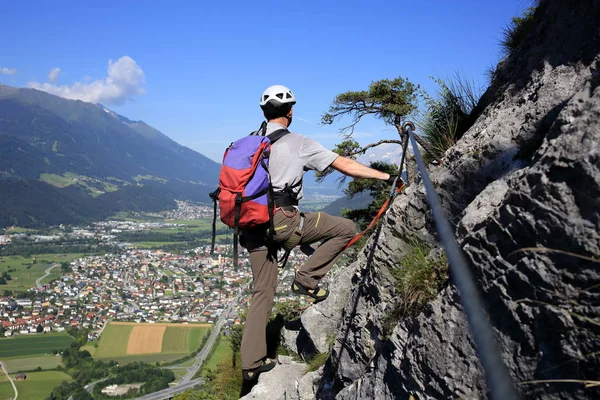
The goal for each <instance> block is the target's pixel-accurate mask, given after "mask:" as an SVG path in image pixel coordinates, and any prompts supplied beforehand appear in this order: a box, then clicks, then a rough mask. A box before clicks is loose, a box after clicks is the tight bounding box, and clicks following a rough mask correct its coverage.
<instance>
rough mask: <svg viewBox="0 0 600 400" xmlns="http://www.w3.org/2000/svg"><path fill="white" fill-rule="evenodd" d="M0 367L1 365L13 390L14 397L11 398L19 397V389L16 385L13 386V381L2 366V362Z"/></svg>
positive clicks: (14, 399) (15, 399)
mask: <svg viewBox="0 0 600 400" xmlns="http://www.w3.org/2000/svg"><path fill="white" fill-rule="evenodd" d="M0 367H2V371H3V372H4V375H6V377H7V378H8V381H9V382H10V384H11V385H12V387H13V390H14V391H15V397H14V398H13V400H17V397H19V391H18V390H17V386H15V383H14V382H13V380H12V378H11V377H10V375H9V374H8V372H7V371H6V369H5V368H4V363H2V362H0Z"/></svg>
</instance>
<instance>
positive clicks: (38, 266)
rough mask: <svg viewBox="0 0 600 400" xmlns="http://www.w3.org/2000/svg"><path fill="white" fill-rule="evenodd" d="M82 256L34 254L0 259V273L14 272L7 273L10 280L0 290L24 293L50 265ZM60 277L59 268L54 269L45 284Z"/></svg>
mask: <svg viewBox="0 0 600 400" xmlns="http://www.w3.org/2000/svg"><path fill="white" fill-rule="evenodd" d="M82 256H83V254H80V253H67V254H34V255H32V256H31V257H23V256H4V257H0V273H2V272H8V269H9V268H10V269H15V270H16V271H11V272H8V273H9V274H10V276H11V278H12V280H9V281H7V282H6V285H1V286H0V289H2V290H17V291H24V290H28V289H31V288H32V287H34V286H35V280H36V279H37V278H39V277H40V276H43V275H44V272H45V271H46V269H48V268H50V266H51V265H52V263H61V262H71V261H73V260H75V259H77V258H79V257H82ZM60 276H61V273H60V268H55V269H54V270H53V271H52V272H51V273H50V275H49V276H48V277H47V278H46V279H45V280H44V282H43V283H47V282H49V281H50V280H52V279H56V278H58V277H60Z"/></svg>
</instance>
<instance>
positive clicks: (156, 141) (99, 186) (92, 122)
mask: <svg viewBox="0 0 600 400" xmlns="http://www.w3.org/2000/svg"><path fill="white" fill-rule="evenodd" d="M219 168H220V165H219V164H218V163H216V162H214V161H212V160H210V159H209V158H207V157H205V156H203V155H202V154H200V153H198V152H196V151H193V150H191V149H189V148H187V147H184V146H182V145H180V144H178V143H176V142H175V141H173V140H171V139H170V138H169V137H167V136H166V135H164V134H163V133H162V132H160V131H159V130H157V129H155V128H153V127H151V126H149V125H148V124H146V123H144V122H142V121H131V120H129V119H127V118H125V117H123V116H121V115H118V114H116V113H115V112H113V111H111V110H109V109H107V108H106V107H104V106H102V105H100V104H92V103H85V102H82V101H78V100H67V99H63V98H61V97H57V96H54V95H51V94H48V93H45V92H42V91H38V90H34V89H24V88H13V87H9V86H4V85H0V210H2V212H1V213H0V227H5V226H11V225H16V226H25V227H29V226H44V225H51V224H55V223H80V222H86V221H90V220H94V219H100V218H105V217H107V216H109V215H111V214H114V213H115V212H117V211H131V210H136V211H159V210H163V209H167V208H170V207H174V206H175V203H174V199H182V200H192V201H203V202H207V201H208V193H209V192H210V191H211V190H213V189H214V188H215V187H216V185H217V182H218V174H219Z"/></svg>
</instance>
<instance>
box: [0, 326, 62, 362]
mask: <svg viewBox="0 0 600 400" xmlns="http://www.w3.org/2000/svg"><path fill="white" fill-rule="evenodd" d="M72 341H73V338H72V337H71V336H69V335H67V334H66V333H46V334H39V335H35V336H34V335H31V336H16V337H13V338H3V339H0V360H2V359H5V358H10V357H13V358H14V357H23V356H33V355H45V354H48V353H51V352H52V351H53V350H62V349H66V348H68V347H69V346H70V345H71V342H72Z"/></svg>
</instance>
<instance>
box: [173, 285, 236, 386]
mask: <svg viewBox="0 0 600 400" xmlns="http://www.w3.org/2000/svg"><path fill="white" fill-rule="evenodd" d="M245 287H246V286H243V287H242V288H240V291H239V292H238V294H237V295H236V296H235V298H234V299H233V301H231V302H230V303H229V306H228V307H227V309H226V310H224V311H223V312H222V313H221V316H220V317H219V320H218V321H217V323H216V324H215V327H214V329H213V331H212V334H211V335H210V338H208V341H207V342H206V345H205V346H204V348H203V349H202V350H201V351H200V353H198V355H197V356H196V361H195V362H194V365H192V366H191V367H190V369H189V370H188V373H187V374H185V376H184V377H183V378H181V381H179V384H183V383H185V382H189V381H190V380H191V379H192V377H193V376H194V375H196V372H198V370H199V369H200V367H202V363H203V362H204V360H205V359H206V357H207V356H208V353H209V352H210V350H211V349H212V347H213V344H214V343H215V340H216V339H217V336H219V332H221V328H222V327H223V324H224V323H225V320H226V319H227V317H228V316H229V313H231V310H232V309H233V307H235V305H236V304H237V303H238V302H239V301H240V298H241V297H242V293H244V288H245Z"/></svg>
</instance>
